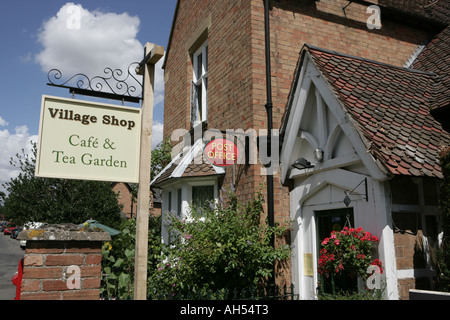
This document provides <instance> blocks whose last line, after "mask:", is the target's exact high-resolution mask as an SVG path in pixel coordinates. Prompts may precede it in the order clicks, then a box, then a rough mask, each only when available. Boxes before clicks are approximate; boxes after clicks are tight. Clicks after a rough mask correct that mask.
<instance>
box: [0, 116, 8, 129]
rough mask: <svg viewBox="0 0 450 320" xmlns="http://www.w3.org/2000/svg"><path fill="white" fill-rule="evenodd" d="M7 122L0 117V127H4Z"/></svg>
mask: <svg viewBox="0 0 450 320" xmlns="http://www.w3.org/2000/svg"><path fill="white" fill-rule="evenodd" d="M7 125H8V122H6V121H5V120H4V119H3V118H2V117H0V127H6V126H7Z"/></svg>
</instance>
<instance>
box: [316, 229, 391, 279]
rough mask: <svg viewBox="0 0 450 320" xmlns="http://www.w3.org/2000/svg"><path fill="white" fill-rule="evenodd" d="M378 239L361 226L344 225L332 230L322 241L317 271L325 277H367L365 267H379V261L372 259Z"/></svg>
mask: <svg viewBox="0 0 450 320" xmlns="http://www.w3.org/2000/svg"><path fill="white" fill-rule="evenodd" d="M378 242H379V239H378V238H377V237H376V236H374V235H372V234H371V233H370V232H368V231H364V230H363V229H362V228H357V229H355V228H348V227H344V229H343V230H341V231H332V232H331V235H330V237H328V238H325V240H323V241H322V243H321V245H322V249H321V250H320V256H319V270H318V271H319V273H320V274H321V275H323V276H325V277H330V276H340V275H343V274H345V275H346V276H349V277H352V278H353V277H363V278H365V277H367V276H368V274H367V268H368V267H369V266H370V265H371V264H374V265H377V266H378V267H380V270H381V273H382V269H381V262H380V261H379V260H378V259H373V254H374V253H375V252H376V248H377V245H378Z"/></svg>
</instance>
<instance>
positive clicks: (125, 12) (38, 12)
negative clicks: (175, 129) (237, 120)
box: [0, 0, 176, 190]
mask: <svg viewBox="0 0 450 320" xmlns="http://www.w3.org/2000/svg"><path fill="white" fill-rule="evenodd" d="M175 6H176V0H164V1H157V0H145V1H144V0H127V1H123V0H108V1H101V0H89V1H85V0H81V1H74V2H69V1H56V0H43V1H33V0H15V1H1V2H0V28H1V43H2V46H1V50H0V61H1V70H2V74H1V80H0V92H1V100H0V184H2V183H4V182H5V181H9V179H10V178H12V177H14V176H15V175H17V174H18V172H17V170H14V168H12V167H11V166H10V165H9V159H10V158H11V157H12V156H14V154H16V153H21V150H22V149H25V150H26V152H28V150H29V143H28V141H29V140H30V139H31V140H33V141H36V140H37V135H38V131H39V118H40V108H41V98H42V95H44V94H45V95H53V96H60V97H65V98H70V97H71V94H69V92H68V90H67V89H61V88H54V87H50V86H47V82H48V80H47V73H48V71H49V70H50V69H51V68H57V69H59V70H61V71H62V73H63V78H64V79H66V77H67V78H68V77H69V76H71V75H74V74H75V73H77V72H81V73H89V72H90V71H92V70H93V69H95V68H99V69H98V71H94V72H96V74H94V75H104V74H102V72H103V69H104V68H106V67H111V68H118V67H119V66H120V68H121V65H117V66H115V65H112V64H113V63H115V62H118V63H122V64H123V65H125V66H128V65H129V64H130V63H131V62H134V61H140V60H142V57H143V53H144V52H143V47H144V45H145V43H147V42H151V43H155V44H157V45H160V46H163V47H164V48H166V46H167V42H168V39H169V33H170V27H171V24H172V19H173V15H174V12H175ZM75 18H76V19H75ZM74 19H75V20H74ZM131 60H134V61H131ZM161 63H162V60H161V61H160V63H159V64H158V65H157V71H156V76H155V77H156V79H155V81H156V84H155V108H154V142H157V141H158V140H159V139H160V138H161V136H162V122H163V90H164V88H163V73H162V70H161V69H160V68H158V66H160V65H161ZM75 98H77V99H83V100H94V101H95V99H91V98H88V97H85V96H79V95H77V96H75ZM96 101H100V100H96ZM102 102H105V103H117V102H113V101H107V100H106V101H104V100H102ZM119 104H120V102H119ZM126 105H129V106H134V107H138V106H139V105H136V104H126ZM0 190H2V188H1V187H0Z"/></svg>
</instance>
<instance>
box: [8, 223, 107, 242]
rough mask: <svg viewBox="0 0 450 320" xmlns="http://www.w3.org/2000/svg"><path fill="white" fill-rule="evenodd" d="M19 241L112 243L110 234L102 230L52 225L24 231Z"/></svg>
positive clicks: (71, 225) (67, 224)
mask: <svg viewBox="0 0 450 320" xmlns="http://www.w3.org/2000/svg"><path fill="white" fill-rule="evenodd" d="M17 239H18V240H37V241H48V240H51V241H110V240H111V236H110V234H109V233H108V232H106V231H104V230H103V229H100V228H92V227H80V226H78V225H76V224H72V223H65V224H51V225H45V226H43V227H41V228H38V229H31V230H23V231H21V232H20V233H19V235H18V236H17Z"/></svg>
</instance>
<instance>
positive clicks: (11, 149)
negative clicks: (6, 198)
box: [0, 117, 38, 191]
mask: <svg viewBox="0 0 450 320" xmlns="http://www.w3.org/2000/svg"><path fill="white" fill-rule="evenodd" d="M3 122H5V120H3V119H2V118H1V117H0V125H1V123H3ZM14 131H15V132H14V133H11V132H9V130H8V129H4V130H0V191H5V190H4V189H3V187H2V186H1V185H2V184H3V183H5V182H8V181H10V180H11V179H12V178H16V177H17V176H18V175H19V173H20V170H19V169H18V168H16V167H13V166H11V164H10V163H9V161H10V159H11V158H13V157H14V156H15V155H16V154H19V155H22V150H23V151H24V153H25V154H30V155H31V148H32V144H31V143H30V141H32V142H36V141H37V139H38V137H37V136H36V135H30V133H29V132H28V127H27V126H20V127H16V128H15V129H14Z"/></svg>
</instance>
